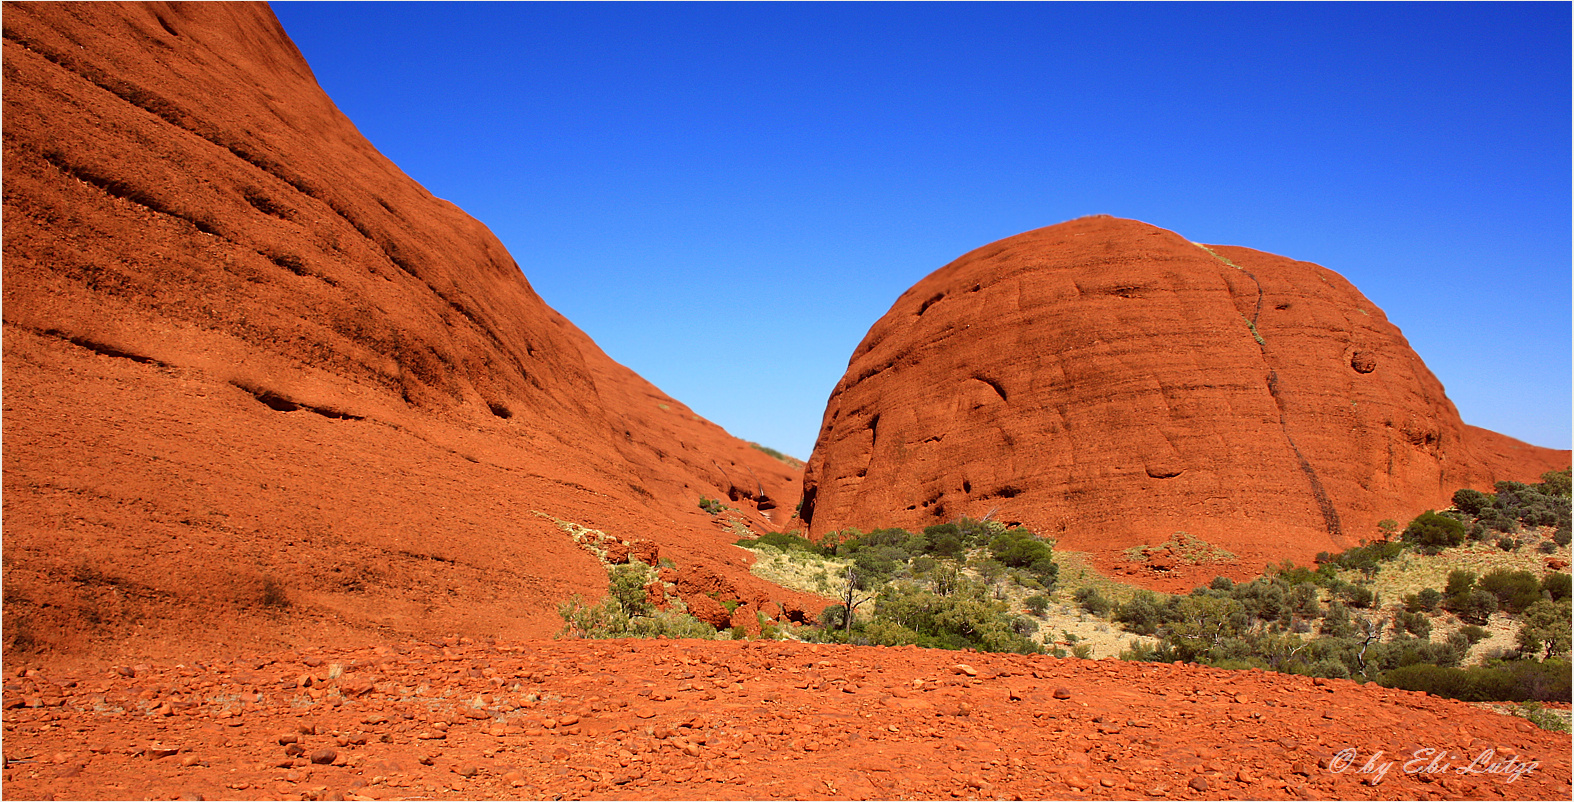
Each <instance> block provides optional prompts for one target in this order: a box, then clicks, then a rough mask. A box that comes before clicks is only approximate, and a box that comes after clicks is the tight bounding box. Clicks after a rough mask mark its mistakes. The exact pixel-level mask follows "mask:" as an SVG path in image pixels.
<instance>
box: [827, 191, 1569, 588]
mask: <svg viewBox="0 0 1574 802" xmlns="http://www.w3.org/2000/svg"><path fill="white" fill-rule="evenodd" d="M1568 465H1569V452H1568V451H1554V450H1551V449H1545V448H1538V447H1534V446H1530V445H1527V444H1525V443H1522V442H1519V441H1516V440H1513V439H1512V438H1508V437H1504V436H1502V435H1498V434H1495V433H1493V432H1488V431H1485V430H1482V429H1477V428H1474V427H1469V426H1466V425H1464V424H1463V423H1461V421H1460V419H1459V414H1458V412H1457V411H1456V410H1455V409H1454V406H1453V404H1452V403H1451V402H1449V400H1448V398H1447V396H1445V395H1444V393H1443V387H1442V385H1441V384H1440V383H1439V382H1438V381H1437V379H1436V378H1435V377H1433V375H1432V374H1431V372H1429V371H1428V370H1427V368H1426V365H1424V364H1423V363H1422V362H1421V359H1420V358H1419V357H1418V356H1416V354H1415V353H1414V352H1413V351H1412V350H1411V349H1410V346H1409V344H1408V343H1406V342H1405V339H1404V337H1403V336H1402V335H1401V334H1400V332H1399V330H1398V329H1397V328H1396V327H1395V326H1394V325H1393V324H1391V323H1389V322H1388V320H1387V319H1386V318H1385V317H1384V315H1383V312H1382V310H1380V309H1378V308H1377V307H1376V306H1374V305H1373V304H1372V303H1371V302H1370V301H1368V300H1367V299H1366V298H1364V297H1362V296H1361V294H1360V293H1359V292H1357V291H1356V289H1355V288H1354V287H1353V286H1351V285H1350V283H1349V282H1347V281H1345V280H1344V279H1343V278H1341V277H1340V276H1339V275H1338V274H1336V273H1334V272H1333V271H1331V270H1327V269H1325V268H1322V267H1319V266H1317V265H1313V264H1309V263H1306V262H1297V261H1294V260H1291V259H1286V258H1284V257H1280V256H1274V255H1272V254H1267V253H1262V252H1260V251H1254V250H1251V249H1248V248H1238V247H1225V246H1212V247H1210V246H1203V245H1198V244H1194V243H1191V242H1188V241H1187V240H1186V239H1184V238H1183V237H1181V236H1179V235H1177V234H1175V233H1173V232H1170V231H1165V230H1163V229H1160V228H1156V227H1154V226H1151V225H1147V224H1144V223H1140V222H1136V221H1132V220H1122V219H1116V218H1111V217H1092V218H1083V219H1079V220H1074V221H1071V222H1067V223H1063V224H1060V225H1056V226H1051V227H1048V228H1042V229H1038V230H1035V231H1029V232H1027V233H1024V234H1020V235H1017V236H1014V237H1010V238H1008V239H1004V240H1001V241H999V242H996V243H993V244H991V245H987V246H985V247H982V248H979V249H977V250H975V251H972V252H971V253H968V254H966V255H964V256H962V257H961V258H959V259H957V260H956V261H955V262H952V263H951V264H949V265H947V266H945V267H943V268H941V269H939V270H937V271H935V272H934V273H933V274H931V275H929V276H928V277H927V278H925V279H924V280H922V281H920V282H919V283H918V284H916V285H915V286H914V287H913V288H912V289H910V290H908V291H907V292H906V293H904V294H903V295H902V297H901V298H899V299H897V301H896V303H895V304H894V305H893V306H892V307H891V311H890V312H888V313H886V315H885V316H884V317H882V318H881V319H880V320H879V321H878V322H877V323H875V324H874V326H873V327H872V328H871V329H870V330H869V334H868V336H867V337H865V338H864V340H863V342H862V343H861V344H860V345H859V346H858V348H857V350H856V351H855V352H854V353H853V356H852V358H851V360H850V361H849V363H848V368H847V373H846V374H845V375H844V376H843V377H842V380H841V382H840V383H839V384H838V385H837V387H836V389H835V391H834V392H833V393H832V395H831V399H830V403H829V405H828V406H827V408H826V412H825V418H824V423H823V427H822V428H821V431H820V434H819V438H818V440H817V442H816V444H815V449H814V454H813V456H812V457H811V459H810V460H809V463H808V465H807V467H806V469H805V470H806V473H805V477H804V499H803V511H802V517H803V520H804V522H806V523H808V524H809V525H810V529H811V532H812V533H813V534H814V535H819V534H822V533H824V532H827V531H831V530H837V529H841V528H844V527H847V526H857V527H860V528H863V529H865V530H867V529H869V528H872V527H876V526H886V525H896V526H903V527H907V528H921V527H923V526H926V525H928V524H932V523H936V522H941V521H945V520H949V519H952V518H955V517H957V516H961V515H969V516H973V517H981V516H985V515H990V514H993V515H994V516H995V518H996V519H998V520H1003V521H1006V522H1020V523H1024V524H1026V525H1028V526H1029V527H1031V528H1033V529H1034V530H1036V531H1038V532H1040V533H1041V534H1045V535H1049V536H1053V537H1055V538H1058V539H1059V540H1060V542H1061V543H1062V544H1063V545H1064V546H1065V547H1068V548H1072V549H1077V550H1086V551H1090V552H1093V553H1094V554H1095V555H1096V557H1098V558H1099V559H1100V560H1102V561H1103V564H1104V566H1105V567H1107V568H1111V569H1118V568H1121V567H1123V566H1124V565H1126V564H1127V561H1126V559H1125V556H1124V555H1123V551H1124V550H1126V549H1129V548H1131V547H1136V546H1143V545H1159V544H1162V543H1164V542H1166V541H1168V540H1170V539H1171V538H1174V537H1175V533H1177V532H1186V533H1187V534H1189V535H1191V536H1193V537H1199V538H1202V539H1204V540H1206V541H1207V542H1208V543H1210V544H1212V545H1214V546H1216V547H1220V548H1223V549H1225V550H1227V551H1229V552H1231V553H1232V554H1234V555H1235V557H1236V560H1235V561H1234V567H1233V568H1231V569H1229V570H1230V571H1233V572H1234V573H1237V574H1240V575H1243V576H1245V575H1251V574H1255V573H1256V572H1258V571H1260V570H1261V569H1262V567H1263V564H1264V562H1266V561H1275V562H1277V561H1278V560H1281V559H1285V558H1292V559H1295V560H1297V561H1299V562H1302V563H1305V562H1307V561H1309V559H1310V558H1311V557H1312V556H1313V555H1315V554H1316V553H1317V552H1319V551H1325V550H1326V551H1339V550H1342V549H1345V548H1347V547H1350V546H1354V545H1357V543H1358V542H1359V541H1360V540H1361V539H1363V538H1371V537H1374V536H1375V534H1376V529H1375V524H1376V522H1377V521H1379V520H1381V519H1384V518H1394V519H1399V520H1407V519H1408V518H1409V517H1410V516H1413V515H1415V514H1417V513H1419V512H1421V511H1422V510H1424V509H1426V508H1429V507H1431V508H1438V507H1442V506H1446V505H1447V504H1448V499H1449V497H1450V495H1451V494H1452V493H1453V491H1454V490H1456V489H1458V488H1461V487H1484V488H1488V489H1490V484H1491V482H1492V481H1494V480H1498V479H1520V480H1534V479H1536V477H1539V476H1540V474H1541V473H1542V472H1544V471H1547V470H1552V469H1556V468H1562V467H1566V466H1568ZM1178 567H1180V568H1182V570H1181V573H1188V572H1187V571H1185V570H1184V563H1182V564H1181V565H1180V566H1178ZM1219 570H1220V566H1218V565H1208V566H1204V567H1201V568H1198V569H1196V571H1195V573H1196V574H1197V575H1196V576H1187V577H1186V580H1187V581H1194V580H1195V579H1202V580H1203V581H1206V579H1207V578H1209V577H1211V576H1212V575H1213V574H1214V572H1216V571H1219Z"/></svg>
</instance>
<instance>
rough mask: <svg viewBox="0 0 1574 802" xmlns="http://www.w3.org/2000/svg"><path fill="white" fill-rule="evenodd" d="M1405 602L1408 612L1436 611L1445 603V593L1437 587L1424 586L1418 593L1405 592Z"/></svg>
mask: <svg viewBox="0 0 1574 802" xmlns="http://www.w3.org/2000/svg"><path fill="white" fill-rule="evenodd" d="M1404 603H1405V611H1406V612H1411V613H1435V612H1437V609H1438V608H1439V607H1441V606H1442V605H1443V594H1442V593H1440V592H1438V591H1437V589H1436V588H1422V589H1421V590H1420V591H1419V592H1417V593H1407V594H1405V597H1404Z"/></svg>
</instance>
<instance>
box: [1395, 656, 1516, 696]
mask: <svg viewBox="0 0 1574 802" xmlns="http://www.w3.org/2000/svg"><path fill="white" fill-rule="evenodd" d="M1378 684H1379V685H1382V686H1383V687H1385V688H1402V689H1404V690H1407V691H1425V692H1426V693H1430V694H1432V695H1433V696H1443V697H1447V698H1449V699H1459V700H1461V701H1465V702H1500V701H1513V700H1512V699H1511V697H1512V696H1513V695H1514V691H1515V687H1514V677H1513V675H1511V674H1509V672H1507V671H1504V670H1501V669H1485V668H1445V667H1443V666H1434V665H1430V664H1427V663H1414V664H1411V665H1406V666H1399V667H1397V668H1394V669H1393V670H1391V671H1386V672H1384V673H1383V676H1382V678H1381V679H1379V680H1378Z"/></svg>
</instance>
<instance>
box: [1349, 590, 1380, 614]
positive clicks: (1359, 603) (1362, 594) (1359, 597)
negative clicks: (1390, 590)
mask: <svg viewBox="0 0 1574 802" xmlns="http://www.w3.org/2000/svg"><path fill="white" fill-rule="evenodd" d="M1343 596H1344V599H1345V601H1346V602H1348V603H1349V605H1350V606H1351V607H1359V608H1361V609H1363V610H1364V609H1367V608H1369V607H1372V606H1373V605H1375V604H1377V603H1378V596H1377V592H1376V591H1374V590H1372V589H1371V588H1369V587H1367V586H1366V585H1351V586H1350V587H1349V588H1348V589H1347V590H1346V591H1345V592H1344V593H1343Z"/></svg>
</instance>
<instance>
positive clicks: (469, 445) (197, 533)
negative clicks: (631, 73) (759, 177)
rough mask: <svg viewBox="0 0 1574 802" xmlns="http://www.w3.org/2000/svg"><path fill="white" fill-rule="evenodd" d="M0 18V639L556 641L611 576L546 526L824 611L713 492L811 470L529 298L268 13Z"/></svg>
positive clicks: (228, 643) (728, 495)
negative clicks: (754, 444) (673, 392)
mask: <svg viewBox="0 0 1574 802" xmlns="http://www.w3.org/2000/svg"><path fill="white" fill-rule="evenodd" d="M4 19H5V31H4V68H5V97H4V103H5V106H4V114H5V117H4V119H5V127H4V157H5V161H4V170H5V172H4V179H5V199H4V226H5V252H4V257H5V262H4V265H5V276H4V279H5V280H4V289H3V291H4V334H5V336H4V371H5V373H4V381H5V395H4V416H5V418H4V420H5V441H6V442H5V446H6V448H5V455H4V489H5V499H4V505H5V507H4V509H5V589H6V603H5V624H6V626H5V629H6V635H7V647H8V648H23V649H27V648H47V649H54V650H62V651H66V652H70V653H83V654H86V653H88V652H94V651H95V650H109V651H114V650H122V651H124V650H130V651H133V652H138V653H147V654H158V653H160V652H161V651H162V652H167V653H173V654H177V655H178V654H180V653H182V650H187V649H197V648H220V647H222V648H230V647H237V648H239V647H247V648H263V647H265V646H267V645H269V644H270V643H276V642H278V641H281V640H282V641H284V642H303V641H317V642H321V641H323V640H325V639H326V640H346V639H348V640H356V639H361V638H363V637H370V636H372V635H376V634H379V633H380V634H381V635H387V634H390V633H405V634H412V635H421V636H424V635H428V634H433V633H437V634H443V633H455V632H462V633H468V634H497V635H504V636H509V637H529V636H539V635H546V634H550V633H551V632H553V631H555V629H556V626H557V624H558V623H559V622H558V620H557V618H556V615H555V613H554V611H553V607H554V605H555V604H556V603H557V602H558V601H560V600H562V599H565V598H567V597H568V596H569V595H571V594H573V593H581V594H585V595H586V596H599V595H601V593H603V592H604V590H605V588H606V577H605V574H604V573H603V571H602V569H601V567H600V565H599V564H598V563H597V561H596V560H595V559H594V558H593V557H591V556H589V554H588V553H586V552H585V551H583V550H582V549H580V548H578V547H576V545H575V544H574V543H573V542H572V540H571V539H570V538H569V537H568V535H567V534H566V533H565V532H564V531H563V530H562V529H560V528H559V527H558V526H557V525H555V524H554V522H553V520H552V519H558V520H563V521H571V522H574V523H577V524H581V525H586V526H589V527H592V528H595V529H599V530H603V531H605V532H607V533H609V534H613V535H616V536H618V537H620V538H623V539H647V540H649V541H651V542H653V543H654V544H655V546H656V547H658V548H659V550H660V553H661V555H662V556H665V557H668V558H671V559H672V560H673V561H675V562H676V564H677V568H676V573H677V574H678V575H680V576H681V577H682V579H683V581H680V582H679V583H678V584H679V585H683V586H687V587H700V586H704V587H706V588H709V589H710V590H712V591H714V592H716V593H718V594H725V595H730V596H732V597H733V598H737V599H739V600H740V601H742V602H743V603H744V607H743V608H742V609H743V610H744V613H743V615H745V616H747V617H752V613H753V610H754V609H755V608H756V607H760V606H763V607H764V608H766V610H767V612H769V613H770V614H773V615H775V614H779V613H780V612H781V607H780V605H776V604H770V603H768V602H769V601H771V600H774V601H778V602H786V603H787V605H788V606H789V607H792V606H794V604H796V603H797V602H804V603H809V604H812V601H809V600H804V599H801V598H798V597H796V596H793V595H792V594H783V593H782V592H780V591H779V589H772V588H771V587H770V586H768V585H765V584H763V583H760V582H757V581H755V580H753V579H752V577H750V576H749V575H748V574H747V571H746V566H745V565H744V561H745V560H746V559H747V558H746V557H743V556H740V554H739V552H740V550H738V549H735V548H734V547H732V546H731V545H729V544H730V543H731V541H732V540H734V539H736V535H734V534H730V533H727V532H725V531H722V527H721V526H719V525H718V524H717V523H716V522H714V521H713V520H712V519H711V517H710V516H709V515H706V514H704V513H702V512H701V511H700V510H699V509H698V508H697V506H696V503H697V502H698V500H699V497H700V496H701V495H709V496H713V497H721V498H723V499H724V500H727V499H731V501H730V503H731V504H732V505H733V506H734V507H737V508H739V513H738V515H739V517H740V518H741V519H742V520H744V521H745V522H746V523H747V524H748V525H752V526H753V527H755V528H756V529H768V528H773V527H774V524H773V523H772V521H771V516H773V515H775V516H780V517H785V514H784V513H783V509H782V508H784V509H785V510H786V511H787V512H788V513H789V514H790V510H791V509H792V506H793V504H794V503H795V502H796V501H797V492H798V483H799V474H798V473H797V472H796V471H794V470H793V469H791V468H788V467H787V466H786V465H784V464H782V463H780V462H778V461H776V460H774V459H772V458H770V457H768V456H766V455H765V454H763V453H761V452H760V451H758V450H757V449H754V448H751V447H749V446H748V444H746V443H743V442H741V441H739V440H737V439H735V438H732V437H730V436H729V435H727V433H726V432H724V431H722V430H721V429H720V428H719V427H717V426H715V425H713V424H710V423H709V422H707V421H704V420H701V419H700V418H699V417H698V416H696V415H694V414H693V413H692V412H691V411H690V410H689V409H687V408H686V407H684V406H683V405H682V404H680V403H678V402H677V401H674V400H673V399H671V398H668V397H667V396H666V395H664V394H662V393H661V392H660V391H659V390H657V389H656V388H655V387H653V386H651V385H650V384H649V383H647V382H645V381H644V380H642V379H641V378H640V377H639V376H637V375H635V374H634V373H633V372H631V371H629V370H628V369H626V368H624V367H622V366H620V365H618V364H616V363H615V362H613V361H612V360H610V359H609V358H608V357H607V356H606V355H605V354H604V353H602V352H601V351H600V349H598V348H597V347H596V346H595V344H594V343H593V342H591V341H590V339H589V338H588V337H586V336H585V335H584V334H583V333H582V332H580V331H579V330H578V329H576V328H575V327H574V326H573V325H572V324H571V323H569V322H568V321H567V320H565V319H564V318H563V317H562V316H561V315H559V314H557V313H556V312H554V311H553V310H552V309H551V308H549V307H548V306H547V305H546V304H545V303H543V302H542V300H541V299H540V298H539V297H537V295H536V294H535V293H534V291H532V289H531V287H530V285H529V283H528V282H527V281H526V280H525V278H524V276H523V275H521V273H520V270H519V267H518V266H517V264H516V263H515V261H514V259H513V258H511V257H510V255H509V254H508V253H507V251H505V249H504V248H503V247H502V245H501V244H500V243H499V242H498V241H497V239H496V238H495V237H494V236H493V235H492V234H491V233H490V232H489V231H488V230H487V229H486V228H485V226H483V225H482V224H480V223H479V222H477V221H476V220H474V219H472V218H470V217H469V216H467V215H465V214H464V213H463V212H462V211H460V210H459V209H458V208H456V207H454V206H453V205H452V204H450V203H447V202H445V201H443V200H441V199H438V198H435V197H433V196H432V195H431V194H430V193H428V192H427V191H426V190H425V189H423V188H422V187H421V186H420V185H418V184H417V183H415V182H414V181H412V180H411V179H410V178H408V177H407V176H405V175H404V174H403V173H401V172H400V171H399V169H398V168H397V167H396V166H394V165H393V164H392V163H391V162H389V161H388V160H387V159H386V158H384V157H383V156H382V155H381V154H379V153H378V152H377V150H376V149H375V148H374V147H373V146H372V145H371V144H370V143H368V142H367V141H366V140H365V139H364V138H363V137H361V135H360V134H359V132H357V131H356V129H355V126H354V125H353V124H351V122H350V121H349V120H348V119H346V118H345V117H344V115H343V114H341V113H340V112H339V111H338V109H336V108H335V107H334V105H333V103H332V102H331V101H330V100H329V99H328V98H327V96H326V95H324V94H323V92H322V91H321V89H320V88H319V87H318V86H317V83H316V81H315V79H314V78H313V76H312V73H311V70H310V69H309V67H308V66H307V64H306V62H305V61H304V60H303V59H302V58H301V56H300V53H299V52H298V51H297V50H296V49H295V47H294V45H293V44H292V43H291V42H290V40H289V39H288V37H287V36H286V35H285V33H284V31H283V30H282V29H281V28H280V26H279V24H278V22H277V21H276V20H275V19H274V18H273V16H272V14H271V13H270V12H269V11H268V9H267V7H266V6H265V5H260V4H259V5H231V4H162V3H155V4H147V5H141V4H137V5H133V4H82V5H78V4H27V3H23V4H15V5H11V4H8V5H6V6H5V10H4ZM538 513H540V514H538ZM795 600H796V602H795ZM713 606H714V603H713ZM718 609H719V608H718ZM720 623H723V624H726V623H728V622H727V621H726V620H722V621H721V622H720Z"/></svg>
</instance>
